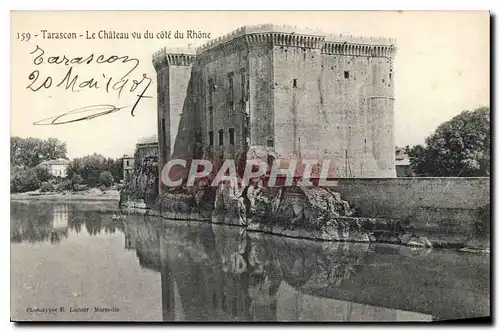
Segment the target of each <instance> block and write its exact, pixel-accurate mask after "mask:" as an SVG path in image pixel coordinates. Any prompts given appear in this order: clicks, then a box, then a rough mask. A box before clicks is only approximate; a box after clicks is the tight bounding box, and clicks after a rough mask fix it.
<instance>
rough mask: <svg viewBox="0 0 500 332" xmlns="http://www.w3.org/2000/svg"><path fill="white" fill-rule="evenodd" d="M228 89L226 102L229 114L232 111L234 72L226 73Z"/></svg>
mask: <svg viewBox="0 0 500 332" xmlns="http://www.w3.org/2000/svg"><path fill="white" fill-rule="evenodd" d="M227 79H228V91H227V104H228V105H229V115H233V112H234V73H233V72H230V73H229V74H227Z"/></svg>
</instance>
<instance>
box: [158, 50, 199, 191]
mask: <svg viewBox="0 0 500 332" xmlns="http://www.w3.org/2000/svg"><path fill="white" fill-rule="evenodd" d="M195 58H196V56H195V54H194V51H193V50H191V49H186V50H183V49H173V50H167V49H166V48H163V49H161V50H160V51H158V52H156V53H155V54H154V55H153V65H154V67H155V70H156V82H157V105H158V149H159V161H160V162H159V167H160V169H159V174H161V171H162V169H161V168H162V167H163V165H165V164H166V163H167V161H169V160H170V159H171V158H172V155H173V152H174V147H175V144H176V142H177V144H178V145H185V148H186V149H185V151H188V150H189V148H188V145H189V144H190V143H191V142H188V141H186V142H179V139H178V137H180V134H182V133H180V132H179V128H180V126H182V125H184V124H185V123H187V124H189V123H193V122H192V121H191V120H192V119H185V118H183V114H189V113H190V112H188V111H186V109H189V108H191V107H192V101H193V100H194V93H193V88H192V84H193V83H192V67H193V62H194V60H195ZM183 129H184V127H181V131H182V130H183ZM189 155H190V154H189ZM179 157H185V156H179ZM159 181H160V183H159V190H160V194H162V193H164V185H163V183H162V181H161V179H160V180H159Z"/></svg>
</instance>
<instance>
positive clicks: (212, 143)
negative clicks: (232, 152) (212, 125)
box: [208, 131, 214, 146]
mask: <svg viewBox="0 0 500 332" xmlns="http://www.w3.org/2000/svg"><path fill="white" fill-rule="evenodd" d="M208 142H209V144H210V146H213V145H214V132H213V131H209V132H208Z"/></svg>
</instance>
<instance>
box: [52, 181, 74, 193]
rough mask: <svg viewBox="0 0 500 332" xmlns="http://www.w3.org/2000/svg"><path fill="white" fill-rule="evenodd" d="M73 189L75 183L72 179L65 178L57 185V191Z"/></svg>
mask: <svg viewBox="0 0 500 332" xmlns="http://www.w3.org/2000/svg"><path fill="white" fill-rule="evenodd" d="M71 189H73V183H72V182H71V180H63V181H61V182H59V183H58V184H57V185H56V191H59V192H61V191H68V190H71Z"/></svg>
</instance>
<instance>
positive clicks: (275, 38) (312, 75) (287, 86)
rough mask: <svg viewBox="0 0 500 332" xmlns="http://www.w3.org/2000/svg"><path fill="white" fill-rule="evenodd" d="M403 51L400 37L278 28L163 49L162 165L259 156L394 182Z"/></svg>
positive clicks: (158, 58) (159, 55) (159, 57)
mask: <svg viewBox="0 0 500 332" xmlns="http://www.w3.org/2000/svg"><path fill="white" fill-rule="evenodd" d="M395 54H396V45H395V41H394V40H392V39H382V38H363V37H352V36H343V35H326V34H323V33H321V32H319V31H315V30H307V29H305V30H304V29H297V28H295V27H289V26H278V25H258V26H245V27H242V28H240V29H238V30H236V31H234V32H232V33H230V34H228V35H226V36H223V37H219V38H218V39H215V40H212V41H210V42H208V43H207V44H205V45H203V46H201V47H200V48H198V49H197V50H194V49H190V48H187V49H167V48H163V49H161V50H159V51H158V52H156V53H155V54H154V55H153V64H154V67H155V70H156V72H157V84H158V85H157V86H158V142H159V155H160V160H159V161H160V164H161V165H164V164H165V163H166V161H168V160H169V159H171V158H187V159H190V158H209V159H212V160H214V159H215V160H223V159H225V158H238V157H239V156H242V155H243V156H246V153H247V152H248V151H250V150H252V149H257V150H259V149H260V150H264V151H266V152H268V153H273V154H275V155H277V156H287V157H294V158H306V157H315V158H329V159H331V160H332V161H333V162H334V163H335V173H336V174H337V176H338V177H362V178H368V177H395V176H396V172H395V159H394V146H395V144H394V69H393V65H394V57H395ZM160 186H161V184H160ZM163 191H164V190H162V188H160V193H161V192H163Z"/></svg>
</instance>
